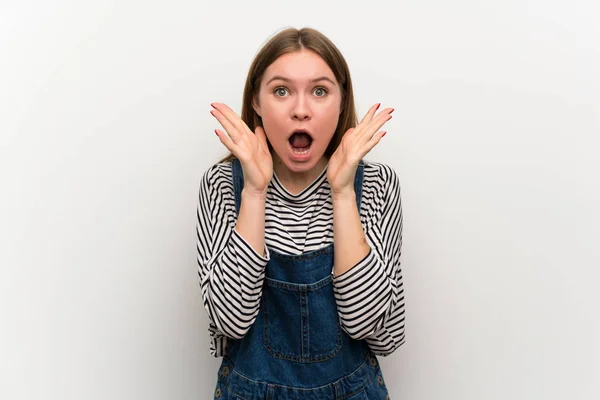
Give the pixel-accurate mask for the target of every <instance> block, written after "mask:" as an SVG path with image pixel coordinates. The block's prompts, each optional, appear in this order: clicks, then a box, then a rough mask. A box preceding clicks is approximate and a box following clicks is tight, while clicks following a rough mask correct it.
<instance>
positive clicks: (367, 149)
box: [361, 131, 387, 158]
mask: <svg viewBox="0 0 600 400" xmlns="http://www.w3.org/2000/svg"><path fill="white" fill-rule="evenodd" d="M386 133H387V131H379V132H377V133H376V134H375V135H373V137H372V138H371V140H369V141H368V142H367V143H366V144H365V146H364V147H363V152H364V154H363V155H362V156H361V158H363V157H364V156H365V155H367V153H368V152H370V151H371V150H373V147H375V146H376V145H377V143H379V142H380V141H381V138H382V137H384V136H385V134H386Z"/></svg>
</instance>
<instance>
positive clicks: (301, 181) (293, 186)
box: [273, 155, 329, 194]
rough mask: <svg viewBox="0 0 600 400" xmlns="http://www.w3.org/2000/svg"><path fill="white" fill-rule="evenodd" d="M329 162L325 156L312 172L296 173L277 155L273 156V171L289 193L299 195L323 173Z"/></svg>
mask: <svg viewBox="0 0 600 400" xmlns="http://www.w3.org/2000/svg"><path fill="white" fill-rule="evenodd" d="M328 161H329V160H328V159H327V157H325V156H323V157H321V159H320V160H319V161H318V162H317V163H316V164H315V166H314V167H312V168H311V169H310V170H308V171H302V172H296V171H292V170H291V169H289V168H288V167H287V166H286V165H285V164H284V163H283V161H281V159H280V158H279V157H278V156H277V155H273V171H274V172H275V174H277V178H278V179H279V181H280V182H281V184H282V185H283V186H284V187H285V188H286V190H287V191H288V192H290V193H292V194H298V193H300V192H301V191H303V190H304V189H306V187H307V186H308V185H310V184H311V183H312V182H313V181H314V180H315V179H316V178H317V177H318V176H319V175H320V174H321V172H323V169H324V168H325V166H326V165H327V162H328Z"/></svg>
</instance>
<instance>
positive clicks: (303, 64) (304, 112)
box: [254, 50, 342, 172]
mask: <svg viewBox="0 0 600 400" xmlns="http://www.w3.org/2000/svg"><path fill="white" fill-rule="evenodd" d="M254 100H255V101H254V110H255V111H256V113H257V114H258V115H259V116H260V117H261V118H262V123H263V128H264V130H265V134H266V136H267V139H268V140H269V142H270V143H271V146H272V147H273V150H274V151H275V153H277V154H276V156H278V157H279V159H280V160H281V162H283V164H285V166H287V167H288V169H290V170H291V171H293V172H308V171H310V170H312V169H313V168H314V167H315V166H316V165H317V163H318V162H319V160H321V158H323V156H324V153H325V150H326V149H327V146H328V145H329V142H330V140H331V138H332V137H333V134H334V133H335V129H336V127H337V124H338V119H339V116H340V111H341V101H342V96H341V90H340V87H339V85H338V83H337V81H336V79H335V75H334V74H333V71H332V70H331V68H329V66H328V65H327V64H326V63H325V61H323V59H322V58H321V57H320V56H319V55H317V54H316V53H314V52H313V51H310V50H301V51H298V52H293V53H287V54H284V55H282V56H281V57H279V58H278V59H277V60H275V61H274V62H273V63H272V64H271V65H270V66H269V67H268V68H267V69H266V71H265V73H264V75H263V78H262V81H261V85H260V89H259V93H258V95H257V96H256V97H255V99H254ZM297 131H304V132H306V133H307V134H308V136H310V139H309V137H308V136H306V135H302V134H296V135H294V132H297ZM311 139H312V140H311ZM292 143H293V144H295V145H296V146H293V145H292ZM274 156H275V155H274Z"/></svg>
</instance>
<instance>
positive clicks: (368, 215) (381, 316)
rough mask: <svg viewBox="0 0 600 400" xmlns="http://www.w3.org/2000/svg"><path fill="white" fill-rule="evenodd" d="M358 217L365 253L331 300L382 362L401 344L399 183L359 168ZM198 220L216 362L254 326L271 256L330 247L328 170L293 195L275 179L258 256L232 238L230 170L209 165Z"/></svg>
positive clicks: (378, 167) (375, 168) (345, 325)
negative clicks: (229, 343) (361, 176)
mask: <svg viewBox="0 0 600 400" xmlns="http://www.w3.org/2000/svg"><path fill="white" fill-rule="evenodd" d="M359 213H360V219H361V222H362V225H363V230H364V232H365V235H366V238H367V243H368V244H369V247H370V250H369V253H368V254H367V256H366V257H365V258H364V259H362V260H361V261H359V262H358V263H357V264H356V265H354V266H353V267H352V268H351V269H350V270H348V271H346V272H345V273H343V274H342V275H339V276H336V277H334V278H333V285H334V295H335V299H336V303H337V308H338V315H339V320H340V325H341V327H342V329H343V330H344V331H345V332H346V333H347V334H348V335H349V336H350V337H352V338H353V339H356V340H362V339H364V340H366V341H367V343H368V344H369V347H370V348H371V350H372V351H373V352H374V353H375V354H378V355H382V356H387V355H389V354H391V353H392V352H393V351H394V350H396V349H397V348H398V347H399V346H400V345H402V344H403V343H404V341H405V336H404V287H403V282H402V270H401V268H400V253H401V247H402V206H401V200H400V183H399V180H398V176H397V175H396V173H395V171H394V170H393V169H392V168H391V167H389V166H387V165H385V164H381V163H375V162H365V167H364V179H363V191H362V200H361V206H360V211H359ZM197 218H198V219H197V224H196V233H197V255H198V276H199V283H200V288H201V291H202V301H203V305H204V308H205V309H206V311H207V313H208V317H209V327H208V330H209V334H210V353H211V355H213V356H215V357H222V356H223V355H224V350H225V348H226V347H225V346H226V345H227V340H228V338H233V339H240V338H242V337H243V336H244V335H245V334H246V333H247V332H248V330H249V329H250V327H251V326H252V324H253V323H254V320H255V319H256V316H257V314H258V311H259V307H260V298H261V294H262V285H263V281H264V278H265V269H266V265H267V263H268V262H269V259H270V253H269V249H272V250H273V251H277V252H279V253H284V254H291V255H297V254H301V253H304V252H307V251H312V250H317V249H319V248H322V247H325V246H328V245H330V244H332V243H333V205H332V199H331V189H330V187H329V182H328V181H327V166H326V167H325V168H324V170H323V171H322V172H321V174H320V175H319V176H318V177H317V178H316V179H315V180H314V181H313V182H312V183H311V184H310V185H309V186H308V187H306V188H305V189H304V190H303V191H302V192H300V193H298V194H292V193H290V192H289V191H288V190H286V188H285V187H284V186H283V185H282V184H281V181H280V180H279V178H278V177H277V174H276V173H273V179H272V180H271V182H270V183H269V186H268V189H267V198H266V205H265V248H264V251H263V254H259V253H258V252H256V251H255V250H254V249H253V248H252V247H251V246H250V245H249V244H248V242H247V241H246V240H244V238H243V237H241V236H240V235H239V234H238V232H237V231H236V230H235V224H236V218H237V214H236V210H235V198H234V192H233V182H232V168H231V163H230V162H223V163H218V164H215V165H213V166H212V167H210V168H209V169H208V170H207V171H206V172H205V173H204V174H203V176H202V179H201V181H200V190H199V198H198V207H197ZM332 274H333V270H332Z"/></svg>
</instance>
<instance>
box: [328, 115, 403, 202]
mask: <svg viewBox="0 0 600 400" xmlns="http://www.w3.org/2000/svg"><path fill="white" fill-rule="evenodd" d="M379 106H380V104H374V105H373V106H372V107H371V109H370V110H369V111H368V112H367V114H366V115H365V116H364V117H363V119H362V120H361V121H360V123H359V124H358V125H357V126H356V127H355V128H350V129H348V131H346V133H345V134H344V136H343V138H342V141H341V143H340V145H339V146H338V148H337V150H336V151H335V153H333V154H332V155H331V157H330V158H329V164H328V167H327V180H328V181H329V186H330V187H331V194H332V196H333V197H337V196H343V195H346V194H351V193H353V192H354V175H355V174H356V168H357V167H358V163H359V162H360V160H361V159H362V158H363V157H364V156H365V155H366V154H367V153H368V152H369V151H371V149H373V147H375V145H376V144H377V143H379V141H380V140H381V138H382V137H383V136H384V135H385V134H386V132H378V131H379V128H381V127H382V126H383V124H385V123H386V122H387V121H389V120H390V119H391V118H392V115H391V113H392V112H393V111H394V109H393V108H386V109H384V110H382V111H381V112H380V113H379V114H377V116H374V115H375V112H376V111H377V109H378V108H379ZM376 132H377V133H376Z"/></svg>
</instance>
